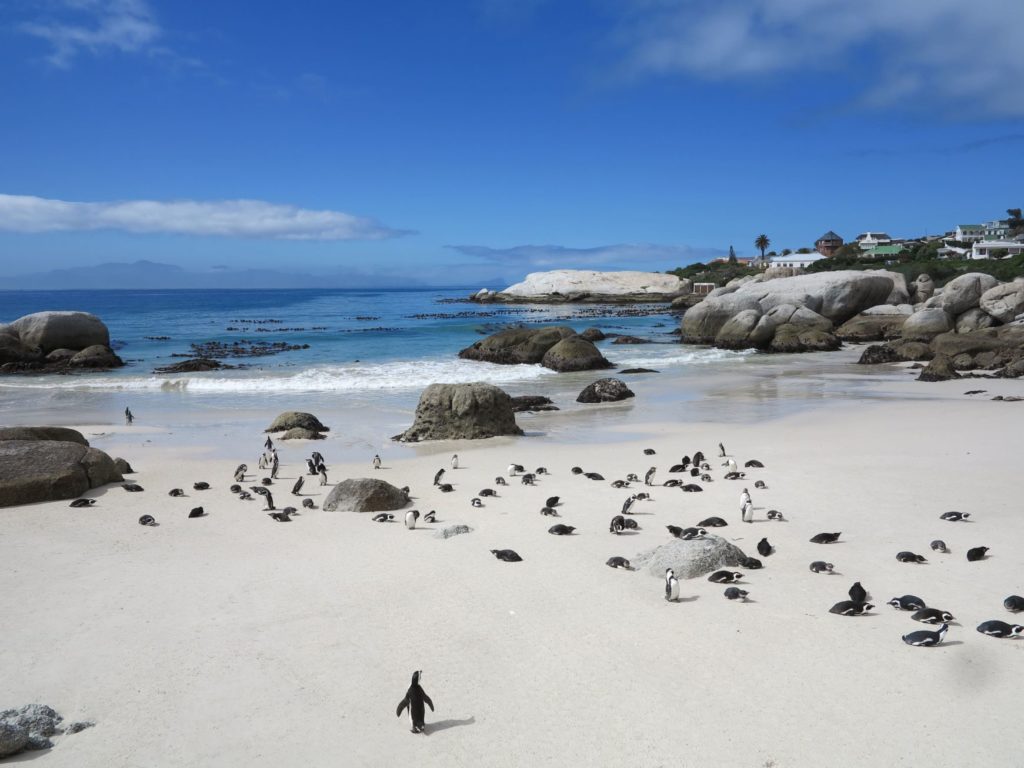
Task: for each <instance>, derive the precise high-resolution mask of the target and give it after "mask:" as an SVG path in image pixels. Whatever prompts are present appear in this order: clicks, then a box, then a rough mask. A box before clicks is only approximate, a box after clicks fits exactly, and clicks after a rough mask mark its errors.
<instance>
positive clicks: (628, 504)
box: [619, 496, 636, 515]
mask: <svg viewBox="0 0 1024 768" xmlns="http://www.w3.org/2000/svg"><path fill="white" fill-rule="evenodd" d="M635 502H636V496H630V497H629V498H628V499H626V500H625V501H624V502H622V509H621V510H619V514H623V515H628V514H629V511H630V510H631V509H632V508H633V504H634V503H635Z"/></svg>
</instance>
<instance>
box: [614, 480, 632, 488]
mask: <svg viewBox="0 0 1024 768" xmlns="http://www.w3.org/2000/svg"><path fill="white" fill-rule="evenodd" d="M612 488H629V483H627V482H626V481H625V480H612Z"/></svg>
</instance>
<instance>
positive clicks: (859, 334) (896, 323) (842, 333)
mask: <svg viewBox="0 0 1024 768" xmlns="http://www.w3.org/2000/svg"><path fill="white" fill-rule="evenodd" d="M879 310H882V311H879ZM912 312H913V309H912V308H911V307H910V305H909V304H904V305H902V306H899V307H897V306H893V305H890V304H883V305H881V306H880V307H871V308H870V309H866V310H864V311H863V312H861V313H860V314H859V315H857V316H856V317H852V318H850V319H849V320H847V321H846V322H845V323H843V324H842V325H841V326H839V327H838V328H837V329H836V332H835V333H836V336H838V337H839V338H840V339H842V340H843V341H883V340H888V339H895V338H898V337H899V336H900V333H901V331H902V329H903V324H904V323H905V322H906V320H907V317H909V315H910V314H911V313H912Z"/></svg>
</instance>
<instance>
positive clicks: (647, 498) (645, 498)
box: [636, 493, 651, 501]
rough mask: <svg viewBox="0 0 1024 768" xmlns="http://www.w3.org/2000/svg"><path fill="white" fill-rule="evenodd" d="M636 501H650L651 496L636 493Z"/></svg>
mask: <svg viewBox="0 0 1024 768" xmlns="http://www.w3.org/2000/svg"><path fill="white" fill-rule="evenodd" d="M636 500H637V501H650V500H651V494H649V493H638V494H636Z"/></svg>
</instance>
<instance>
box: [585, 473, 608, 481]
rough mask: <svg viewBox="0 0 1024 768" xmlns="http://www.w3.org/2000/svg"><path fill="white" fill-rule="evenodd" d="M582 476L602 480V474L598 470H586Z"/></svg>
mask: <svg viewBox="0 0 1024 768" xmlns="http://www.w3.org/2000/svg"><path fill="white" fill-rule="evenodd" d="M583 476H584V477H586V478H587V479H588V480H604V475H602V474H601V473H600V472H586V473H584V475H583Z"/></svg>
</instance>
